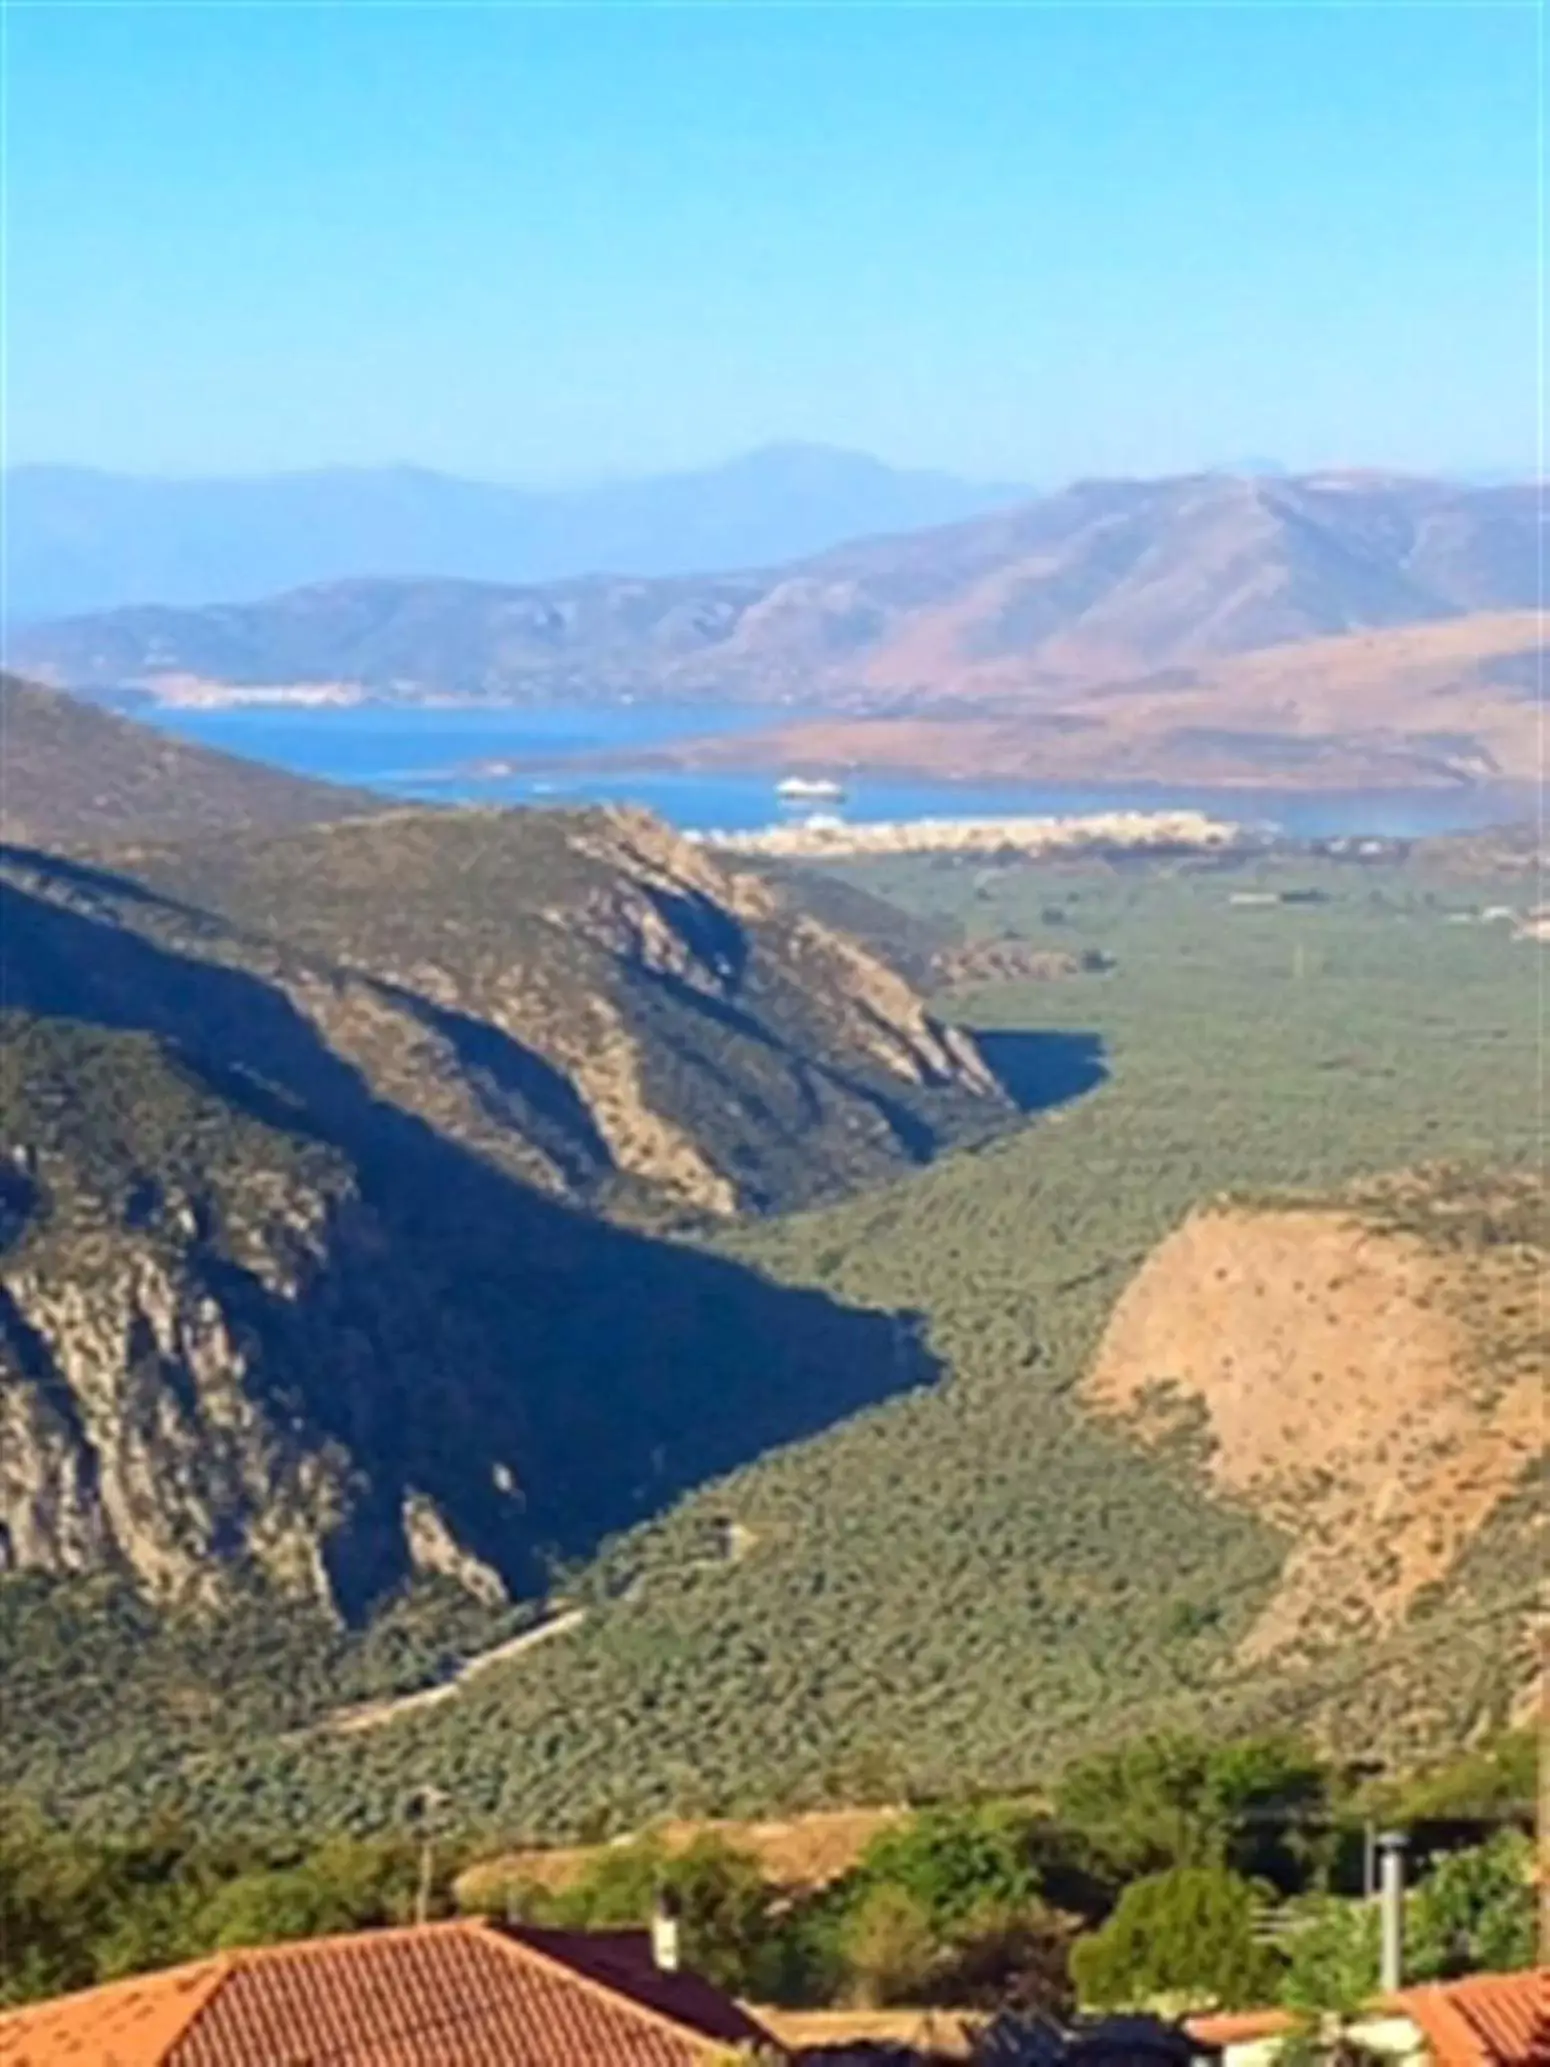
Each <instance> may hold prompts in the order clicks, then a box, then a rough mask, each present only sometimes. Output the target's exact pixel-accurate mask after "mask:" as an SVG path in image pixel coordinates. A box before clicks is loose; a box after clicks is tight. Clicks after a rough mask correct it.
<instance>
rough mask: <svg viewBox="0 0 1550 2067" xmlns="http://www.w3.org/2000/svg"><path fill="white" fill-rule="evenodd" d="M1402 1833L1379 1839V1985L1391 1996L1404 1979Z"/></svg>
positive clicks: (1384, 1834)
mask: <svg viewBox="0 0 1550 2067" xmlns="http://www.w3.org/2000/svg"><path fill="white" fill-rule="evenodd" d="M1405 1842H1406V1840H1405V1833H1404V1832H1403V1831H1402V1830H1385V1831H1383V1832H1382V1833H1381V1835H1380V1836H1379V1838H1378V1902H1379V1908H1380V1915H1381V1920H1382V1926H1383V1941H1382V1953H1381V1957H1380V1960H1379V1966H1378V1985H1379V1987H1380V1988H1381V1989H1382V1990H1383V1992H1384V1994H1385V1995H1392V1994H1393V1993H1394V1991H1395V1989H1397V1988H1400V1987H1402V1986H1403V1984H1404V1977H1405Z"/></svg>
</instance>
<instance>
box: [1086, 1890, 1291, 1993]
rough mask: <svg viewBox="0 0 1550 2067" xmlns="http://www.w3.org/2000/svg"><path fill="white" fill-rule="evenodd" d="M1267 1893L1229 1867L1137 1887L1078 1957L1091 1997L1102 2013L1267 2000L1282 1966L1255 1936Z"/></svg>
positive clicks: (1125, 1896)
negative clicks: (1179, 2002)
mask: <svg viewBox="0 0 1550 2067" xmlns="http://www.w3.org/2000/svg"><path fill="white" fill-rule="evenodd" d="M1261 1892H1262V1891H1261V1890H1260V1889H1258V1888H1257V1887H1256V1886H1255V1884H1254V1883H1253V1882H1252V1881H1249V1880H1245V1879H1244V1878H1243V1877H1242V1875H1241V1874H1236V1873H1232V1872H1229V1871H1228V1870H1227V1869H1226V1868H1225V1867H1221V1866H1178V1867H1174V1868H1173V1869H1172V1870H1171V1871H1170V1872H1167V1873H1158V1874H1153V1875H1151V1876H1149V1877H1148V1878H1147V1879H1145V1880H1139V1881H1137V1882H1135V1884H1134V1885H1133V1886H1131V1887H1129V1888H1127V1889H1126V1890H1125V1893H1124V1894H1123V1895H1122V1896H1121V1898H1120V1902H1119V1906H1118V1907H1117V1908H1116V1910H1115V1911H1114V1914H1113V1915H1112V1916H1111V1917H1110V1918H1109V1921H1108V1922H1107V1923H1106V1924H1105V1925H1104V1926H1103V1928H1102V1929H1101V1930H1098V1931H1094V1932H1093V1933H1092V1935H1091V1936H1090V1937H1087V1938H1083V1939H1081V1940H1079V1941H1078V1943H1077V1945H1076V1947H1075V1948H1074V1950H1073V1952H1072V1955H1071V1971H1072V1974H1073V1977H1074V1978H1075V1981H1076V1984H1077V1988H1078V1991H1079V1992H1080V1994H1081V1996H1082V1998H1083V2000H1084V2001H1085V2002H1088V2003H1091V2004H1092V2005H1093V2006H1094V2007H1096V2008H1099V2009H1142V2008H1146V2007H1147V2006H1148V2005H1150V2004H1152V2003H1155V2002H1159V2001H1164V2000H1167V1999H1169V1998H1176V1997H1185V1998H1188V1999H1189V2000H1191V2001H1194V2002H1198V2003H1210V2004H1214V2005H1220V2006H1221V2007H1223V2008H1227V2009H1238V2008H1243V2007H1246V2006H1250V2005H1253V2004H1255V2003H1261V2002H1264V2001H1265V2000H1266V1999H1267V1997H1269V1996H1270V1995H1272V1994H1273V1992H1274V1990H1275V1984H1276V1981H1277V1979H1278V1967H1277V1962H1276V1959H1275V1956H1274V1954H1272V1953H1271V1952H1269V1951H1268V1950H1267V1949H1266V1948H1265V1947H1264V1946H1262V1945H1260V1944H1258V1943H1257V1942H1256V1940H1255V1937H1254V1928H1253V1923H1254V1911H1255V1908H1256V1906H1257V1903H1258V1901H1259V1899H1260V1896H1261Z"/></svg>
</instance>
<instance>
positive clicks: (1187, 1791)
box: [1055, 1734, 1329, 1887]
mask: <svg viewBox="0 0 1550 2067" xmlns="http://www.w3.org/2000/svg"><path fill="white" fill-rule="evenodd" d="M1328 1790H1329V1776H1328V1772H1327V1769H1326V1768H1325V1767H1324V1765H1323V1764H1322V1763H1321V1761H1320V1760H1319V1758H1318V1757H1317V1755H1316V1754H1315V1753H1314V1752H1313V1751H1311V1750H1310V1749H1309V1748H1308V1747H1307V1746H1305V1745H1303V1744H1300V1743H1299V1742H1298V1741H1297V1740H1296V1739H1295V1738H1290V1737H1284V1736H1267V1737H1250V1738H1244V1739H1241V1740H1240V1741H1239V1742H1237V1743H1235V1744H1225V1745H1213V1744H1207V1743H1205V1742H1203V1741H1202V1740H1201V1739H1199V1738H1196V1737H1190V1736H1185V1735H1180V1734H1172V1735H1154V1736H1150V1737H1143V1738H1139V1739H1136V1740H1135V1741H1133V1742H1131V1743H1128V1744H1122V1745H1119V1746H1118V1747H1117V1748H1115V1749H1114V1750H1110V1751H1104V1752H1101V1753H1099V1754H1097V1755H1096V1756H1094V1757H1092V1758H1087V1759H1081V1760H1078V1761H1077V1762H1076V1763H1075V1764H1073V1765H1071V1766H1069V1767H1068V1768H1067V1769H1066V1772H1065V1773H1064V1774H1063V1776H1062V1778H1061V1781H1060V1785H1059V1787H1058V1788H1057V1790H1056V1797H1055V1802H1056V1809H1057V1811H1058V1813H1059V1815H1060V1816H1061V1818H1062V1819H1063V1820H1064V1821H1065V1822H1067V1823H1069V1824H1070V1825H1071V1826H1072V1827H1073V1828H1074V1829H1076V1830H1078V1831H1080V1832H1081V1833H1083V1834H1084V1835H1085V1836H1086V1837H1087V1838H1088V1839H1089V1840H1090V1841H1091V1842H1092V1843H1093V1845H1094V1846H1095V1847H1096V1849H1097V1851H1098V1852H1099V1854H1100V1855H1101V1856H1102V1857H1103V1858H1104V1859H1105V1860H1106V1861H1107V1862H1108V1864H1109V1866H1110V1868H1111V1870H1112V1871H1113V1872H1114V1873H1115V1874H1116V1875H1117V1876H1118V1877H1119V1878H1121V1879H1128V1878H1131V1877H1133V1876H1134V1875H1136V1874H1144V1873H1158V1872H1162V1871H1164V1870H1165V1869H1166V1868H1168V1867H1172V1866H1200V1865H1208V1864H1212V1863H1223V1864H1227V1865H1230V1866H1232V1867H1234V1868H1235V1869H1236V1870H1237V1871H1238V1872H1240V1873H1243V1874H1245V1875H1248V1876H1250V1877H1263V1878H1268V1879H1272V1880H1274V1881H1275V1882H1276V1883H1277V1885H1279V1886H1282V1887H1291V1886H1296V1885H1299V1884H1300V1883H1301V1881H1302V1880H1303V1879H1305V1877H1306V1858H1307V1852H1308V1847H1307V1845H1306V1843H1305V1842H1303V1841H1302V1839H1301V1837H1300V1834H1299V1826H1300V1825H1302V1824H1305V1823H1318V1822H1320V1821H1322V1820H1323V1814H1324V1810H1325V1807H1326V1804H1327V1798H1328ZM1289 1834H1290V1837H1289Z"/></svg>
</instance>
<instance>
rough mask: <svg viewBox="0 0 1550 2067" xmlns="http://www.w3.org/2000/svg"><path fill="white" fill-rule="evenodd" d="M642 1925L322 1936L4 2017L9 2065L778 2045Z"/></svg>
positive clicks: (403, 2062)
mask: <svg viewBox="0 0 1550 2067" xmlns="http://www.w3.org/2000/svg"><path fill="white" fill-rule="evenodd" d="M768 2043H769V2034H768V2033H767V2032H765V2031H764V2030H763V2029H762V2028H761V2027H760V2026H759V2025H758V2024H756V2023H755V2022H754V2021H753V2019H752V2018H751V2017H748V2016H747V2015H745V2014H744V2012H743V2011H742V2010H740V2009H739V2008H738V2006H737V2004H736V2003H734V2002H732V2001H731V2000H730V1999H729V1998H728V1997H726V1996H724V1995H722V1994H721V1993H720V1992H719V1991H718V1990H717V1989H714V1988H712V1987H711V1986H710V1984H709V1983H708V1982H706V1981H702V1980H700V1979H699V1978H698V1976H696V1975H694V1974H687V1973H677V1974H664V1973H661V1972H659V1971H658V1970H657V1968H656V1967H654V1966H653V1965H652V1963H651V1955H650V1948H649V1942H648V1940H647V1938H646V1935H645V1933H643V1932H633V1931H630V1932H601V1933H597V1934H596V1935H593V1934H590V1933H586V1932H567V1931H540V1930H530V1929H515V1928H512V1929H507V1928H504V1927H500V1926H497V1925H494V1924H489V1923H481V1922H472V1921H461V1920H460V1921H457V1922H453V1923H444V1924H422V1925H417V1926H414V1927H411V1928H408V1929H404V1930H384V1931H366V1932H361V1933H359V1934H357V1935H355V1936H352V1937H347V1938H314V1939H309V1940H307V1941H305V1942H303V1943H300V1944H294V1945H272V1946H267V1947H264V1948H263V1949H261V1950H254V1951H234V1952H229V1953H223V1954H221V1955H220V1956H219V1957H218V1958H215V1959H209V1960H200V1961H197V1962H196V1963H195V1964H194V1965H192V1966H184V1967H176V1968H174V1969H173V1970H172V1971H171V1972H169V1973H161V1974H146V1975H142V1976H140V1977H138V1978H137V1979H135V1980H133V1981H123V1982H115V1983H113V1984H112V1985H110V1986H109V1987H106V1988H92V1989H88V1990H86V1991H85V1992H84V1993H82V1994H79V1995H71V1996H65V1997H62V1998H60V1999H59V2000H58V2001H55V2002H47V2003H38V2004H35V2005H32V2006H30V2007H28V2008H25V2009H21V2010H14V2011H12V2012H10V2013H9V2014H8V2015H5V2016H0V2067H571V2063H575V2067H582V2063H586V2067H595V2063H597V2062H600V2061H605V2060H606V2061H608V2062H610V2063H616V2067H704V2063H705V2062H706V2061H707V2060H708V2059H712V2058H714V2057H716V2056H717V2055H718V2054H719V2053H721V2052H722V2051H724V2050H725V2049H726V2048H727V2047H729V2046H737V2045H753V2044H766V2045H767V2044H768Z"/></svg>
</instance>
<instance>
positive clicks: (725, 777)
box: [135, 704, 1531, 839]
mask: <svg viewBox="0 0 1550 2067" xmlns="http://www.w3.org/2000/svg"><path fill="white" fill-rule="evenodd" d="M135 715H136V716H137V717H139V718H142V719H143V720H145V721H146V722H149V723H151V724H155V725H157V726H159V727H161V728H162V729H163V730H165V731H168V732H171V733H174V734H176V735H177V736H178V737H179V738H183V739H189V740H194V741H197V742H198V743H199V744H200V745H203V746H210V747H218V748H220V749H221V750H222V751H223V752H226V753H234V754H242V755H244V756H246V757H247V758H249V759H251V760H257V761H265V762H268V763H270V764H271V765H272V766H274V767H278V768H286V769H289V770H291V771H292V772H294V773H296V774H300V775H313V776H318V777H321V778H323V779H324V780H327V781H331V782H341V783H348V784H351V785H354V786H356V787H361V788H366V789H374V790H378V791H380V792H381V793H382V794H383V795H385V796H391V797H398V798H401V799H403V800H404V801H405V802H434V803H449V802H454V801H455V802H473V803H488V804H525V805H537V806H564V805H572V806H574V805H578V804H589V803H634V804H643V805H645V806H647V807H648V808H649V809H650V810H653V811H656V812H658V813H660V815H661V816H662V817H664V818H666V819H668V820H669V821H670V822H671V823H672V824H674V825H677V826H679V827H681V828H683V829H684V830H686V831H698V832H708V831H716V830H725V831H739V832H742V831H749V830H752V829H754V828H757V827H760V826H764V825H769V824H773V823H776V822H778V821H779V820H780V819H782V818H783V817H789V816H790V814H789V812H785V811H783V810H782V809H781V806H780V804H779V801H778V799H777V797H776V795H775V776H774V775H773V774H728V773H725V772H715V773H704V772H699V771H679V770H672V769H662V768H653V767H647V766H642V767H640V768H637V769H630V768H629V767H627V766H625V767H615V768H611V769H607V770H603V769H597V768H592V767H585V768H583V767H577V768H576V769H574V771H572V770H569V769H567V768H566V767H565V766H564V761H565V759H566V757H574V756H581V755H588V754H597V753H607V754H609V755H614V756H626V757H627V756H628V754H629V753H630V752H631V751H632V750H634V749H641V750H644V751H647V752H649V751H650V750H651V749H652V748H654V747H659V746H662V745H664V744H666V743H667V742H669V741H672V740H677V739H688V738H693V737H696V736H699V737H703V736H704V735H706V734H708V733H727V732H737V731H749V732H753V731H760V730H763V729H765V728H767V727H769V726H771V725H773V724H776V723H778V722H780V721H781V719H782V718H789V715H790V714H789V712H784V713H783V712H776V711H770V710H759V709H746V708H745V709H735V710H729V709H727V708H726V707H724V706H717V705H711V706H706V705H698V704H696V705H677V706H663V705H650V706H643V705H623V706H618V705H616V706H611V707H590V706H585V705H565V706H547V707H545V706H540V707H521V708H496V709H493V710H492V709H466V708H450V709H426V708H393V707H391V706H383V705H376V704H355V705H348V706H342V707H339V708H328V707H324V708H316V707H314V708H311V709H306V710H298V709H296V708H294V707H290V708H287V707H283V706H278V705H274V704H248V705H239V706H236V707H233V708H228V709H222V710H196V709H177V708H172V707H165V706H162V707H147V706H141V707H139V708H137V709H136V712H135ZM528 759H531V760H542V761H543V762H544V763H545V764H546V765H545V766H544V767H543V769H542V770H535V771H526V772H521V773H514V774H509V775H502V776H498V777H481V776H478V775H474V774H470V773H469V772H467V771H468V770H469V768H470V767H471V766H472V765H476V764H478V763H481V762H486V761H495V762H506V761H522V760H528ZM824 808H825V809H826V810H828V809H829V808H830V807H828V806H825V807H824ZM1124 810H1142V811H1147V810H1150V811H1162V810H1199V811H1206V812H1209V813H1211V814H1212V815H1213V816H1215V817H1222V818H1232V819H1237V820H1241V821H1243V822H1244V823H1249V824H1255V825H1267V824H1268V825H1273V826H1275V827H1277V828H1278V829H1280V830H1281V831H1283V832H1285V833H1288V834H1291V835H1293V836H1295V837H1300V838H1306V839H1317V838H1332V837H1335V836H1338V835H1353V834H1368V835H1372V836H1387V837H1389V838H1395V839H1403V838H1413V837H1416V836H1418V835H1423V834H1435V833H1443V832H1458V831H1466V830H1469V829H1471V828H1474V827H1478V826H1487V825H1496V824H1501V823H1504V822H1505V821H1507V820H1510V819H1512V818H1521V817H1525V816H1528V815H1531V813H1530V805H1529V803H1528V801H1527V800H1526V799H1525V797H1524V796H1523V795H1522V794H1521V793H1513V792H1511V791H1506V790H1490V789H1486V788H1483V787H1482V788H1466V787H1463V786H1460V787H1457V788H1451V789H1427V790H1387V789H1385V790H1338V791H1293V790H1268V789H1219V788H1205V787H1195V788H1191V787H1178V786H1173V785H1163V784H1149V783H1134V782H1131V783H1110V784H1104V783H1087V784H1069V783H1054V784H1038V783H1025V782H932V781H927V780H916V779H911V778H908V777H903V776H891V775H866V774H860V775H857V776H855V777H853V778H849V779H847V781H846V785H845V800H844V803H843V805H842V806H840V807H838V812H839V815H842V816H844V817H845V818H848V819H852V820H858V821H861V822H869V821H876V820H908V819H918V818H1006V817H1014V816H1023V815H1029V816H1043V815H1046V814H1053V815H1070V814H1080V813H1087V812H1096V811H1124Z"/></svg>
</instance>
